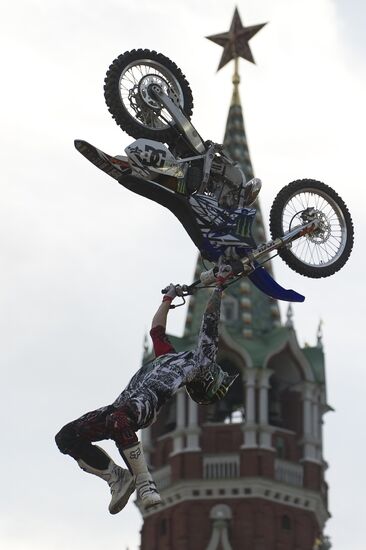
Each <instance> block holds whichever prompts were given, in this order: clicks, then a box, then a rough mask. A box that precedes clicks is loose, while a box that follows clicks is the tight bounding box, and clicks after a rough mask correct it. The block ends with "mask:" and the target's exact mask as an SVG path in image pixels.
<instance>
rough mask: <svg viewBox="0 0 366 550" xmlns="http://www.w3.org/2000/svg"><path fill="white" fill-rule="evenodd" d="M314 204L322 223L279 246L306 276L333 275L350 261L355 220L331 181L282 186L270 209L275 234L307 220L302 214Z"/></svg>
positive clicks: (307, 180) (277, 234)
mask: <svg viewBox="0 0 366 550" xmlns="http://www.w3.org/2000/svg"><path fill="white" fill-rule="evenodd" d="M311 207H312V208H314V209H315V211H316V217H317V218H318V220H320V227H319V229H317V230H316V231H314V232H311V233H309V234H307V235H304V236H303V237H300V238H299V239H297V240H295V241H294V242H293V243H292V246H291V247H290V248H281V249H279V250H278V254H279V256H281V258H282V259H283V261H284V262H285V263H286V264H287V265H288V266H289V267H290V268H291V269H293V270H294V271H296V272H297V273H300V274H301V275H305V276H306V277H312V278H321V277H329V276H330V275H333V274H334V273H336V272H337V271H339V270H340V269H341V268H342V267H343V266H344V264H345V263H346V262H347V260H348V258H349V255H350V253H351V250H352V246H353V223H352V219H351V216H350V213H349V211H348V208H347V206H346V204H345V203H344V201H343V200H342V199H341V197H340V196H339V195H338V194H337V193H336V192H335V191H334V190H333V189H332V188H331V187H329V186H328V185H325V184H324V183H322V182H320V181H317V180H311V179H303V180H296V181H293V182H291V183H289V184H288V185H287V186H286V187H284V188H283V189H281V191H280V192H279V193H278V195H277V196H276V198H275V199H274V201H273V204H272V207H271V212H270V230H271V235H272V238H273V239H275V238H276V237H281V236H282V235H283V234H284V233H285V232H286V231H290V230H291V229H293V228H294V227H296V226H298V225H302V224H303V223H304V221H303V219H302V218H301V214H302V213H303V212H304V210H306V209H307V208H311Z"/></svg>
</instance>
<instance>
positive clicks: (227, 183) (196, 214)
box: [75, 49, 353, 301]
mask: <svg viewBox="0 0 366 550" xmlns="http://www.w3.org/2000/svg"><path fill="white" fill-rule="evenodd" d="M104 95H105V100H106V103H107V106H108V109H109V111H110V113H111V115H112V117H113V118H114V119H115V121H116V123H117V124H118V125H119V126H120V127H121V128H122V129H123V130H124V131H125V132H127V133H128V134H129V135H131V136H132V137H134V138H136V141H134V142H133V143H132V144H131V145H129V146H128V147H127V148H126V149H125V152H126V155H127V156H120V155H117V156H115V157H113V156H111V155H108V154H106V153H104V152H103V151H102V150H100V149H98V148H96V147H94V146H93V145H90V144H88V143H87V142H85V141H82V140H76V141H75V146H76V148H77V149H78V150H79V152H80V153H82V154H83V155H84V156H85V157H86V158H87V159H88V160H90V161H91V162H93V164H95V165H96V166H98V168H100V169H101V170H103V171H105V172H106V173H107V174H109V175H110V176H111V177H113V178H115V179H116V180H118V182H119V183H120V184H121V185H123V186H124V187H125V188H127V189H129V190H131V191H133V192H134V193H137V194H139V195H141V196H143V197H146V198H148V199H151V200H153V201H155V202H157V203H159V204H161V205H162V206H164V207H166V208H168V209H169V210H170V211H171V212H172V213H173V214H174V215H175V216H176V217H177V218H178V220H179V221H180V222H181V224H182V225H183V227H184V228H185V230H186V231H187V233H188V235H189V236H190V238H191V239H192V241H193V242H194V244H195V245H196V246H197V248H198V249H199V251H200V253H201V255H202V258H203V259H205V260H208V261H211V262H217V261H218V259H219V258H220V257H225V258H226V260H227V261H228V262H231V264H232V266H233V269H234V271H235V273H236V275H237V276H238V277H241V276H248V277H249V278H250V279H251V281H252V282H253V284H254V285H256V286H257V287H258V288H259V289H260V290H261V291H263V292H264V293H266V294H268V295H270V296H272V297H273V298H276V299H280V300H287V301H303V300H304V297H303V296H302V295H301V294H298V293H297V292H295V291H293V290H286V289H284V288H283V287H282V286H280V285H279V284H278V283H276V281H274V279H273V278H272V277H271V276H270V274H269V273H268V272H267V270H265V269H264V267H263V263H265V262H266V261H268V259H269V254H270V253H272V252H275V253H276V254H278V255H279V256H280V257H281V258H282V259H283V260H284V261H285V262H286V263H287V265H288V266H289V267H290V268H291V269H293V270H295V271H297V272H298V273H300V274H302V275H305V276H308V277H313V278H320V277H328V276H330V275H333V274H334V273H335V272H336V271H338V270H339V269H341V268H342V267H343V266H344V264H345V263H346V261H347V260H348V258H349V255H350V253H351V250H352V246H353V224H352V220H351V216H350V214H349V211H348V208H347V206H346V205H345V203H344V201H343V200H342V199H341V198H340V197H339V196H338V194H337V193H336V192H335V191H334V190H333V189H332V188H331V187H329V186H328V185H325V184H324V183H322V182H319V181H317V180H313V179H302V180H297V181H294V182H292V183H290V184H288V185H287V186H286V187H284V188H283V189H282V190H281V191H280V192H279V193H278V195H277V196H276V198H275V199H274V202H273V204H272V207H271V211H270V231H271V236H272V240H270V241H268V242H265V243H261V244H259V245H257V243H256V242H255V240H254V237H253V230H252V229H253V222H254V219H255V215H256V208H255V207H253V204H255V201H256V199H257V196H258V193H259V191H260V188H261V182H260V180H258V179H256V178H255V179H253V180H250V181H249V182H246V179H245V176H244V173H243V171H242V170H241V168H240V166H238V165H237V164H236V163H235V162H233V161H232V160H231V158H230V156H229V155H228V154H227V152H226V151H225V150H224V148H223V146H222V145H220V144H217V143H213V142H212V141H204V140H203V139H202V137H201V136H200V134H199V133H198V132H197V130H196V129H195V127H194V126H193V124H192V122H191V120H190V118H191V115H192V109H193V97H192V92H191V89H190V86H189V83H188V82H187V80H186V78H185V76H184V75H183V73H182V71H181V70H180V69H179V68H178V67H177V65H176V64H175V63H173V62H172V61H171V60H170V59H168V58H167V57H166V56H164V55H163V54H160V53H157V52H155V51H150V50H142V49H139V50H132V51H128V52H125V53H124V54H122V55H120V56H119V57H118V58H117V59H115V60H114V61H113V63H112V64H111V65H110V67H109V70H108V72H107V75H106V78H105V85H104ZM206 279H207V278H206ZM206 283H207V280H206ZM196 284H197V282H196V283H195V285H196ZM207 284H208V283H207ZM187 288H188V287H186V289H187ZM187 292H188V290H187Z"/></svg>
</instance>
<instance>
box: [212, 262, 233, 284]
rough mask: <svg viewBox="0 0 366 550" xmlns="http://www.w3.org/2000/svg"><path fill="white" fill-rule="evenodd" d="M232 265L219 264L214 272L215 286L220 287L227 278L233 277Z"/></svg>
mask: <svg viewBox="0 0 366 550" xmlns="http://www.w3.org/2000/svg"><path fill="white" fill-rule="evenodd" d="M233 275H234V274H233V270H232V267H231V266H230V265H228V264H221V265H220V267H219V270H218V272H217V273H216V281H217V286H218V287H222V286H223V285H224V284H225V283H226V281H228V279H231V277H233Z"/></svg>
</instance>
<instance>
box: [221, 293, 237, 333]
mask: <svg viewBox="0 0 366 550" xmlns="http://www.w3.org/2000/svg"><path fill="white" fill-rule="evenodd" d="M238 314H239V304H238V300H236V299H235V298H234V296H230V294H227V295H226V296H224V297H223V299H222V302H221V312H220V318H221V320H222V321H223V322H224V323H226V324H227V325H231V324H233V323H235V322H236V321H237V320H238Z"/></svg>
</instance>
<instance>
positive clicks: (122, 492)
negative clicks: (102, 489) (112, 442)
mask: <svg viewBox="0 0 366 550" xmlns="http://www.w3.org/2000/svg"><path fill="white" fill-rule="evenodd" d="M98 448H99V447H98ZM101 450H102V449H101ZM103 453H104V454H106V455H107V453H106V452H105V451H103ZM107 456H108V455H107ZM108 458H109V464H108V466H107V468H105V469H104V470H99V469H98V468H95V467H93V466H90V465H89V464H87V463H86V462H85V461H84V460H83V459H82V458H79V459H78V460H77V463H78V464H79V466H80V468H81V469H82V470H84V471H85V472H88V473H89V474H93V475H95V476H98V477H100V478H102V479H104V480H105V481H106V482H107V483H108V485H109V488H110V491H111V495H112V499H111V502H110V504H109V508H108V509H109V511H110V513H111V514H118V512H120V511H121V510H122V509H123V508H124V507H125V506H126V504H127V502H128V499H129V498H130V496H131V494H132V493H133V492H134V490H135V478H134V476H132V475H131V474H130V472H129V471H128V470H126V469H124V468H121V467H120V466H118V465H117V464H115V462H113V460H112V459H111V457H110V456H108Z"/></svg>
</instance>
